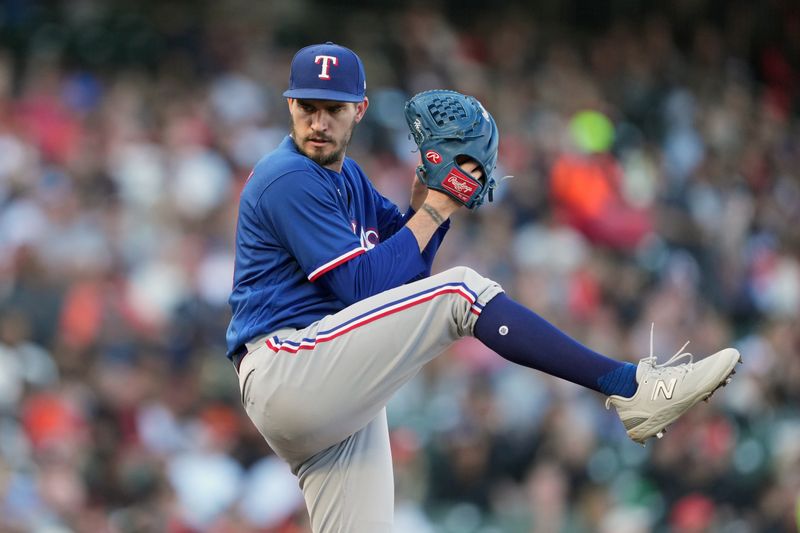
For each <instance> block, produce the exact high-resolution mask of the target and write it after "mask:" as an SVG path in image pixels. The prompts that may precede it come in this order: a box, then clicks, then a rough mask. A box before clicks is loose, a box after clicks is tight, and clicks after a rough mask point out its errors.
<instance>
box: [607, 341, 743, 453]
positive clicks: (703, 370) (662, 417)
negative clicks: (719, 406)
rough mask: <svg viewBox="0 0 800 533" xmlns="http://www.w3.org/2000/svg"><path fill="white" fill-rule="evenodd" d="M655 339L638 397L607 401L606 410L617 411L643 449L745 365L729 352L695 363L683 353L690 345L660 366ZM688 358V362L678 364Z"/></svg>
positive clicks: (640, 374)
mask: <svg viewBox="0 0 800 533" xmlns="http://www.w3.org/2000/svg"><path fill="white" fill-rule="evenodd" d="M652 335H653V334H652V330H651V333H650V357H645V358H644V359H642V360H641V361H639V366H638V367H637V368H636V381H637V382H638V384H639V387H638V388H637V389H636V393H635V394H634V395H633V396H632V397H630V398H623V397H622V396H609V397H608V398H607V399H606V409H608V408H609V407H610V406H611V405H613V406H614V407H615V408H616V410H617V414H618V415H619V417H620V419H621V420H622V423H623V425H624V426H625V430H626V431H627V432H628V436H629V437H630V438H631V439H633V441H634V442H638V443H639V444H641V445H644V443H645V441H646V440H647V439H649V438H650V437H653V436H656V437H658V438H659V439H660V438H661V437H662V436H663V435H664V433H665V432H666V430H667V425H669V424H671V423H672V422H674V421H675V420H677V419H678V418H679V417H680V416H681V415H682V414H683V413H685V412H686V411H687V410H688V409H690V408H691V407H692V406H693V405H695V404H696V403H698V402H699V401H700V400H707V399H708V398H709V397H710V396H711V395H712V394H714V391H716V390H717V389H718V388H719V387H724V386H725V385H727V384H728V383H730V381H731V376H732V375H733V374H735V373H736V370H734V368H735V367H736V364H737V363H741V361H742V358H741V356H740V355H739V351H738V350H735V349H734V348H725V349H724V350H721V351H719V352H717V353H715V354H713V355H709V356H708V357H706V358H705V359H703V360H702V361H698V362H696V363H695V362H693V361H692V354H690V353H682V352H683V349H684V348H686V346H687V345H688V344H689V343H688V342H687V343H686V344H684V345H683V347H682V348H681V349H680V350H678V353H676V354H675V355H673V356H672V358H670V360H669V361H667V362H666V363H663V364H660V365H659V364H656V358H655V356H654V355H653V336H652ZM686 358H688V359H689V361H688V362H685V363H680V364H675V363H677V362H678V361H680V360H681V359H686Z"/></svg>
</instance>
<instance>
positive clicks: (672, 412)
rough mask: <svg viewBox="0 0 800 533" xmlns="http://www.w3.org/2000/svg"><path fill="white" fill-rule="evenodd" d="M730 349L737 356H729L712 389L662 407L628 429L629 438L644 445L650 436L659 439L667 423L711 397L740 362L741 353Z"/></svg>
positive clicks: (665, 430) (728, 378)
mask: <svg viewBox="0 0 800 533" xmlns="http://www.w3.org/2000/svg"><path fill="white" fill-rule="evenodd" d="M730 349H731V350H733V351H735V352H736V355H737V357H736V358H731V360H732V363H731V364H730V365H728V368H726V370H725V372H724V374H723V376H724V377H723V378H722V379H721V380H720V381H719V383H717V385H716V386H715V387H714V388H713V389H711V390H710V391H707V392H705V391H704V392H698V393H697V394H695V395H693V396H690V397H688V398H686V399H685V400H683V401H682V402H680V403H677V404H675V405H671V406H669V407H666V408H664V409H662V410H661V411H658V412H657V413H655V414H654V415H652V416H651V417H650V418H648V419H647V420H645V421H644V422H642V423H641V424H638V425H637V426H636V427H634V428H631V429H630V430H628V436H629V437H630V438H631V440H633V441H634V442H638V443H639V444H641V445H642V446H644V444H645V442H646V441H647V439H649V438H651V437H657V438H659V439H660V438H661V437H662V436H663V435H664V433H666V432H667V426H668V425H669V424H671V423H673V422H675V421H676V420H677V419H678V418H680V417H681V415H683V413H685V412H686V411H688V410H689V409H691V408H692V406H694V405H696V404H698V403H700V402H701V401H708V399H709V398H711V396H712V395H713V394H714V393H715V392H717V390H718V389H720V388H721V387H724V386H725V385H727V384H728V383H730V382H731V379H732V376H733V375H734V374H735V373H736V365H738V364H740V363H741V362H742V356H741V354H740V353H739V352H738V351H737V350H735V349H733V348H730Z"/></svg>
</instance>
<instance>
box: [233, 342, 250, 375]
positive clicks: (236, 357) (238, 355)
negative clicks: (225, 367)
mask: <svg viewBox="0 0 800 533" xmlns="http://www.w3.org/2000/svg"><path fill="white" fill-rule="evenodd" d="M249 353H250V352H249V351H248V350H247V346H242V347H241V348H239V349H238V350H236V352H234V354H233V355H232V356H231V360H232V361H233V366H234V367H235V368H236V373H237V374H238V373H239V367H240V366H242V361H244V358H245V357H247V354H249Z"/></svg>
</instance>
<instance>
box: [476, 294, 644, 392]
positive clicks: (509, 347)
mask: <svg viewBox="0 0 800 533" xmlns="http://www.w3.org/2000/svg"><path fill="white" fill-rule="evenodd" d="M473 333H474V335H475V337H476V338H477V339H478V340H480V341H481V342H482V343H483V344H485V345H486V346H487V347H489V348H491V349H492V350H494V351H495V352H497V353H498V354H499V355H500V356H502V357H504V358H505V359H508V360H509V361H512V362H514V363H517V364H519V365H522V366H527V367H529V368H534V369H536V370H540V371H542V372H545V373H547V374H550V375H552V376H556V377H559V378H562V379H565V380H567V381H571V382H572V383H576V384H578V385H582V386H584V387H588V388H590V389H593V390H596V391H598V392H601V393H603V394H605V395H607V396H611V395H619V396H624V397H631V396H633V394H634V393H635V392H636V388H637V383H636V365H634V364H631V363H624V362H621V361H615V360H614V359H610V358H608V357H606V356H604V355H600V354H599V353H597V352H594V351H592V350H590V349H589V348H587V347H585V346H583V345H582V344H580V343H579V342H577V341H575V340H574V339H572V338H570V337H568V336H567V335H565V334H564V333H563V332H562V331H561V330H559V329H558V328H556V327H555V326H553V325H552V324H550V323H549V322H547V321H546V320H545V319H543V318H542V317H540V316H539V315H537V314H536V313H534V312H533V311H531V310H530V309H527V308H525V307H523V306H522V305H520V304H518V303H517V302H515V301H514V300H512V299H511V298H509V297H508V296H506V295H505V294H504V293H500V294H498V295H497V296H495V297H494V298H492V299H491V300H490V301H489V303H487V304H486V305H485V306H484V308H483V311H481V315H480V316H479V317H478V321H477V322H476V323H475V327H474V330H473Z"/></svg>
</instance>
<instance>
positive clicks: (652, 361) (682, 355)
mask: <svg viewBox="0 0 800 533" xmlns="http://www.w3.org/2000/svg"><path fill="white" fill-rule="evenodd" d="M655 326H656V324H655V322H651V323H650V355H649V356H648V357H645V358H644V359H642V361H643V362H644V363H646V364H649V365H650V366H651V367H653V368H654V369H655V370H656V371H658V372H660V371H661V370H663V369H664V368H667V367H677V366H678V365H676V364H675V363H677V362H678V361H680V360H681V359H686V358H687V357H688V358H689V363H688V364H687V368H688V369H689V370H691V368H692V363H693V362H694V356H693V355H692V354H691V353H689V352H684V351H683V350H684V349H685V348H686V347H687V346H689V341H686V342H685V343H684V345H683V346H681V347H680V349H679V350H678V351H677V352H675V355H673V356H672V357H670V358H669V360H667V362H666V363H661V364H658V363H656V361H657V358H656V356H655V355H654V354H653V333H654V331H655Z"/></svg>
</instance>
